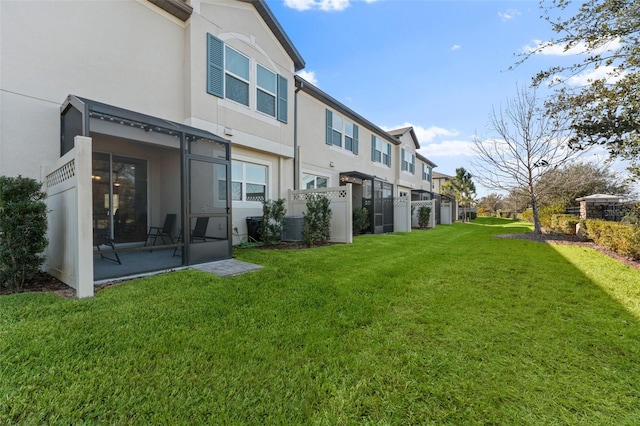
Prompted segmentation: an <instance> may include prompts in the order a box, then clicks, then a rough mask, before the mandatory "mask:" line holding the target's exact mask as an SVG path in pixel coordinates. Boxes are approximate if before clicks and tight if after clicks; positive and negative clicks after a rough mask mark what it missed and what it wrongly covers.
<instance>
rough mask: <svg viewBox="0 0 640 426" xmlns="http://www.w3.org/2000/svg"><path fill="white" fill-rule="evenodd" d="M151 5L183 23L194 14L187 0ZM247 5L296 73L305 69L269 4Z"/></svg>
mask: <svg viewBox="0 0 640 426" xmlns="http://www.w3.org/2000/svg"><path fill="white" fill-rule="evenodd" d="M148 1H149V3H153V4H155V5H156V6H158V7H159V8H160V9H163V10H164V11H166V12H169V13H170V14H172V15H173V16H175V17H176V18H178V19H180V20H181V21H187V19H189V18H190V17H191V13H192V12H193V7H191V6H190V5H188V4H187V2H186V0H148ZM239 1H242V2H245V3H251V4H252V5H253V6H254V7H255V8H256V10H257V11H258V13H259V14H260V17H262V19H263V20H264V22H265V23H266V24H267V26H268V27H269V29H270V30H271V32H272V33H273V35H275V36H276V38H277V39H278V41H279V42H280V44H281V45H282V47H284V50H286V52H287V54H288V55H289V57H290V58H291V60H292V61H293V64H294V66H295V69H296V71H300V70H301V69H303V68H304V66H305V64H304V59H302V56H301V55H300V53H299V52H298V49H296V47H295V46H294V45H293V43H292V42H291V40H290V39H289V36H287V33H285V32H284V30H283V29H282V27H281V26H280V23H279V22H278V20H277V19H276V17H275V16H274V15H273V13H272V12H271V9H269V6H267V2H266V1H265V0H239Z"/></svg>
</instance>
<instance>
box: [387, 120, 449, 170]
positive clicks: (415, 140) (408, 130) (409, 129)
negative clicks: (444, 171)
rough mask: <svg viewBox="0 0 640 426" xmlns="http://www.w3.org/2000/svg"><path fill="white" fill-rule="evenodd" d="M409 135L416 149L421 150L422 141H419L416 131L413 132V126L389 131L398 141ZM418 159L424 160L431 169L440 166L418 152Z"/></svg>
mask: <svg viewBox="0 0 640 426" xmlns="http://www.w3.org/2000/svg"><path fill="white" fill-rule="evenodd" d="M407 133H409V134H410V136H411V140H413V144H414V146H415V147H416V149H420V141H418V136H417V135H416V132H415V130H413V127H412V126H408V127H403V128H401V129H395V130H389V134H390V135H391V136H394V137H395V138H398V139H399V138H400V137H401V136H404V135H406V134H407ZM416 157H418V159H419V160H422V161H423V162H424V163H427V164H428V165H430V166H431V167H438V165H437V164H436V163H434V162H433V161H431V160H429V159H428V158H427V157H425V156H424V155H422V154H420V153H418V152H416Z"/></svg>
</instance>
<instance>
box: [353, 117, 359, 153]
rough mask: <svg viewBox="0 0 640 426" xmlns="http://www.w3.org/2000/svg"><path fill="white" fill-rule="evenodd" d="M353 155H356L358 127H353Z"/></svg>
mask: <svg viewBox="0 0 640 426" xmlns="http://www.w3.org/2000/svg"><path fill="white" fill-rule="evenodd" d="M353 153H354V154H356V155H358V126H356V125H355V124H354V125H353Z"/></svg>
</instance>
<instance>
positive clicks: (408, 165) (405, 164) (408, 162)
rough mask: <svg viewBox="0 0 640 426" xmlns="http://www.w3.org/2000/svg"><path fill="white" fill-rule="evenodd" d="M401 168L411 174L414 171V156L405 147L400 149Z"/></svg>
mask: <svg viewBox="0 0 640 426" xmlns="http://www.w3.org/2000/svg"><path fill="white" fill-rule="evenodd" d="M402 170H403V171H405V172H409V173H411V174H415V172H416V156H415V155H414V154H413V153H411V152H409V151H407V150H405V149H403V150H402Z"/></svg>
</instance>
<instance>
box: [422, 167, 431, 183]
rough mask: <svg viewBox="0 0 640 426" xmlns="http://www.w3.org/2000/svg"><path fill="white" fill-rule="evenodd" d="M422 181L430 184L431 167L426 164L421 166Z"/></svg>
mask: <svg viewBox="0 0 640 426" xmlns="http://www.w3.org/2000/svg"><path fill="white" fill-rule="evenodd" d="M422 180H424V181H426V182H431V167H429V166H427V165H426V164H423V165H422Z"/></svg>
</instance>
